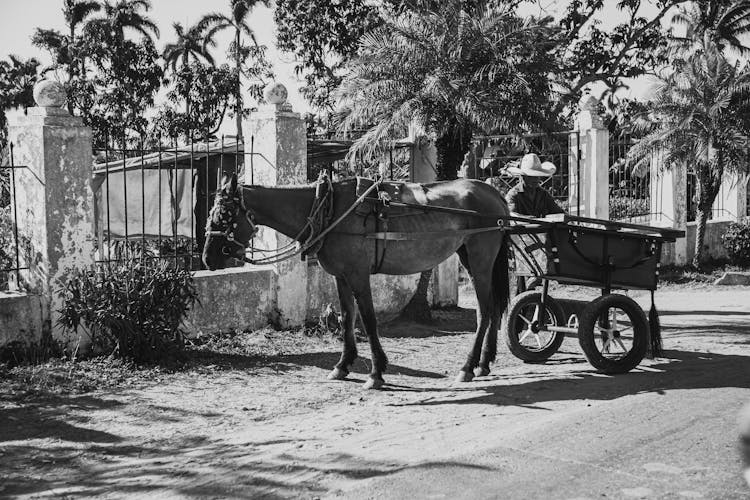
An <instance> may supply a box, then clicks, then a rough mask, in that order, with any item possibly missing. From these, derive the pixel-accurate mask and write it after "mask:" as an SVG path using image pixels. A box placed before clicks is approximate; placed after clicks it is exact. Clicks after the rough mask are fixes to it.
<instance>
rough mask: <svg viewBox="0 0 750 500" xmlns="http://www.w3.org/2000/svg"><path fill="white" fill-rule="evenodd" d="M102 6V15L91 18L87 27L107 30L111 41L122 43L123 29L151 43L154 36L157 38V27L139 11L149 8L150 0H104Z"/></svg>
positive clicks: (123, 38) (123, 37)
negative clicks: (111, 0)
mask: <svg viewBox="0 0 750 500" xmlns="http://www.w3.org/2000/svg"><path fill="white" fill-rule="evenodd" d="M103 7H104V17H97V18H94V19H91V20H90V21H89V22H88V23H87V27H89V26H91V27H93V29H95V30H96V31H99V32H101V31H103V30H109V31H110V37H109V41H110V42H111V43H122V42H123V41H124V40H125V30H131V31H135V32H136V33H138V34H140V35H141V36H142V37H143V38H144V39H148V40H149V41H151V42H152V43H153V39H154V38H159V27H158V26H156V23H154V21H153V20H151V19H150V18H148V17H146V16H145V15H143V14H142V13H141V12H140V11H141V10H144V11H149V10H150V9H151V1H150V0H117V2H115V3H112V2H110V1H109V0H105V2H104V4H103Z"/></svg>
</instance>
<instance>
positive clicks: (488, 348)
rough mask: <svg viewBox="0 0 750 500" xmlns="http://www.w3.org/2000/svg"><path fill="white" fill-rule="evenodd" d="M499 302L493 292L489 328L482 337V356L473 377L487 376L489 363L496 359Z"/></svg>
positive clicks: (500, 312) (499, 314) (499, 312)
mask: <svg viewBox="0 0 750 500" xmlns="http://www.w3.org/2000/svg"><path fill="white" fill-rule="evenodd" d="M499 300H500V299H499V298H498V297H496V296H495V293H494V291H493V293H492V299H491V302H490V307H491V313H490V314H491V316H490V326H489V328H488V329H487V334H486V335H485V336H484V345H483V346H482V355H481V356H480V358H479V366H477V367H476V368H475V369H474V375H475V376H477V377H482V376H484V375H489V374H490V363H492V362H493V361H495V358H496V357H497V330H498V328H499V327H500V317H501V316H502V311H501V309H500V307H499V306H498V304H497V302H498V301H499Z"/></svg>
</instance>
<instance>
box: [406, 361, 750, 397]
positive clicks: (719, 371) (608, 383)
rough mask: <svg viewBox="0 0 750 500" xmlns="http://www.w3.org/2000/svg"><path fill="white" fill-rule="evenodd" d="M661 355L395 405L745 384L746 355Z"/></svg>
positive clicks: (748, 378)
mask: <svg viewBox="0 0 750 500" xmlns="http://www.w3.org/2000/svg"><path fill="white" fill-rule="evenodd" d="M665 357H666V358H668V359H664V360H663V361H661V362H659V363H657V364H653V365H650V366H649V367H648V368H647V369H645V370H638V369H636V370H634V371H632V372H629V373H625V374H621V375H613V376H608V375H603V374H600V373H597V372H596V371H595V370H594V369H593V368H591V369H590V370H580V371H579V370H576V371H573V372H572V373H569V374H566V376H565V377H562V378H553V379H550V378H545V379H543V380H533V381H531V382H528V381H526V382H521V383H518V384H513V383H511V384H502V385H483V386H475V387H474V389H475V392H474V393H472V394H471V395H470V396H467V397H462V396H461V395H460V394H459V395H458V397H450V398H442V397H437V398H436V397H430V398H426V399H424V400H421V401H416V402H407V403H395V404H394V406H439V405H456V404H472V405H482V404H485V405H495V406H513V405H519V404H523V405H528V404H538V403H545V402H551V401H564V400H579V399H593V400H612V399H617V398H620V397H622V396H628V395H633V394H639V393H643V392H655V393H657V394H661V393H663V392H664V391H668V390H678V389H718V388H726V387H734V388H743V389H748V388H750V358H749V357H747V356H736V355H728V354H714V353H699V352H689V351H675V350H669V351H666V353H665ZM582 364H583V363H582ZM542 369H543V368H542V367H540V370H542ZM522 378H525V377H522ZM485 380H486V381H488V382H491V381H493V380H494V381H503V380H504V376H503V374H502V369H500V370H497V369H495V371H494V372H493V374H491V375H490V376H488V377H487V378H486V379H485ZM476 392H479V394H476Z"/></svg>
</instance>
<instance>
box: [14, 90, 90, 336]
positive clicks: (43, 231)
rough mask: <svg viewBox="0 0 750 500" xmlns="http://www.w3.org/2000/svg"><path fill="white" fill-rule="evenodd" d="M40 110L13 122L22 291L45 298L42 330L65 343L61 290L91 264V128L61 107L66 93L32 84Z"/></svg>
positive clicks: (34, 108) (35, 109)
mask: <svg viewBox="0 0 750 500" xmlns="http://www.w3.org/2000/svg"><path fill="white" fill-rule="evenodd" d="M34 100H35V101H36V104H37V106H36V107H33V108H29V109H28V111H27V114H26V115H25V116H18V117H16V118H15V119H13V120H11V122H10V126H9V130H8V132H9V140H10V142H11V143H12V144H13V147H14V149H13V154H14V159H15V164H16V165H17V166H23V167H26V168H19V169H17V170H16V200H15V206H16V210H17V214H18V229H19V238H21V239H22V242H25V241H26V239H28V248H26V249H23V250H21V257H22V262H21V266H22V267H26V266H27V267H28V268H29V270H28V271H25V272H24V274H23V278H22V279H24V280H25V281H26V282H25V283H23V284H21V286H23V287H25V288H27V289H28V290H29V291H30V292H31V293H34V294H38V295H40V296H41V298H42V318H43V325H44V326H43V330H44V332H45V333H51V334H52V335H53V337H54V338H55V339H57V340H61V341H63V342H70V341H74V340H75V339H66V338H64V336H63V331H62V329H61V328H59V327H58V326H57V318H58V313H57V310H58V309H60V307H61V305H62V298H61V295H60V294H59V293H58V292H59V289H60V287H61V286H63V285H64V283H65V281H66V278H67V276H68V274H69V273H70V271H71V270H72V269H73V268H81V267H86V266H89V265H91V264H93V262H94V193H93V191H92V189H91V168H92V167H91V165H92V160H91V159H92V153H91V129H90V128H88V127H86V126H84V125H83V122H82V120H81V118H79V117H76V116H71V115H70V114H69V113H68V111H67V110H66V109H64V108H63V107H62V106H63V105H64V104H65V92H64V90H63V87H62V85H60V84H59V83H57V82H52V81H46V80H42V81H41V82H39V83H37V85H36V86H35V87H34Z"/></svg>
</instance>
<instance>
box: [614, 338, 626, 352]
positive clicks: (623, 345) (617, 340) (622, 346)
mask: <svg viewBox="0 0 750 500" xmlns="http://www.w3.org/2000/svg"><path fill="white" fill-rule="evenodd" d="M615 342H616V343H617V345H619V346H620V348H621V349H622V352H628V349H627V347H625V344H623V343H622V340H620V339H615Z"/></svg>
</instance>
